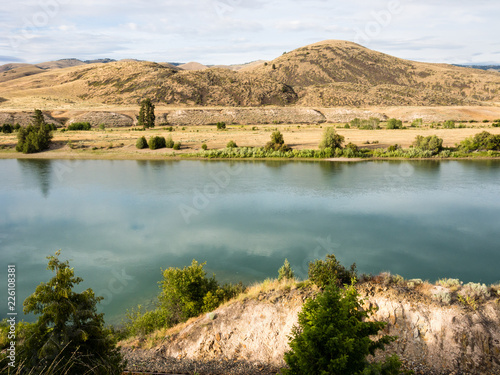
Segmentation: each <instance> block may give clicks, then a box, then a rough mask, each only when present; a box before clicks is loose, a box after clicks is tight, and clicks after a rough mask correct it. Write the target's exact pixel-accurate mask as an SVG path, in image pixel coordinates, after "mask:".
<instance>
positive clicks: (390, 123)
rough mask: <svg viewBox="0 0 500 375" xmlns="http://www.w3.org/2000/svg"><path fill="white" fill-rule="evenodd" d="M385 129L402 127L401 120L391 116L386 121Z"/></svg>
mask: <svg viewBox="0 0 500 375" xmlns="http://www.w3.org/2000/svg"><path fill="white" fill-rule="evenodd" d="M387 129H403V121H401V120H398V119H395V118H391V119H389V120H388V121H387Z"/></svg>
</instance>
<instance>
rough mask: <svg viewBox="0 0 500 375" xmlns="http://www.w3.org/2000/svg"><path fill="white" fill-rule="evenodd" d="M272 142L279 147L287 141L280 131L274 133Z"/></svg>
mask: <svg viewBox="0 0 500 375" xmlns="http://www.w3.org/2000/svg"><path fill="white" fill-rule="evenodd" d="M271 142H272V143H274V144H278V145H282V144H284V143H285V140H284V139H283V134H281V132H280V131H275V132H273V134H271Z"/></svg>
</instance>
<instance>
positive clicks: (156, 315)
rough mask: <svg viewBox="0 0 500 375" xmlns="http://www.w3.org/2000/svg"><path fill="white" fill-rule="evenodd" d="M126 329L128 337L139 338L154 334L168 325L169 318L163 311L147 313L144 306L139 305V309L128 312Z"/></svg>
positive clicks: (156, 310) (157, 310) (125, 323)
mask: <svg viewBox="0 0 500 375" xmlns="http://www.w3.org/2000/svg"><path fill="white" fill-rule="evenodd" d="M125 318H126V321H125V322H124V326H125V327H124V328H125V331H126V335H127V336H139V337H144V336H145V335H147V334H149V333H151V332H154V331H156V330H158V329H160V328H162V327H166V326H167V324H168V320H167V316H166V314H165V312H164V311H163V310H161V309H158V308H157V309H155V310H151V311H145V309H144V308H143V306H141V305H138V306H137V309H132V310H127V313H126V314H125Z"/></svg>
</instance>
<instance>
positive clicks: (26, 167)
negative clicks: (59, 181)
mask: <svg viewBox="0 0 500 375" xmlns="http://www.w3.org/2000/svg"><path fill="white" fill-rule="evenodd" d="M17 163H18V164H19V167H20V170H21V172H22V173H23V175H24V177H25V184H26V187H27V188H37V189H40V191H41V192H42V195H43V196H44V197H45V198H47V197H48V196H49V191H50V187H51V182H52V163H53V161H52V160H42V159H40V160H38V159H17Z"/></svg>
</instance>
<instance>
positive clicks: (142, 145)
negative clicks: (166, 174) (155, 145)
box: [135, 137, 149, 150]
mask: <svg viewBox="0 0 500 375" xmlns="http://www.w3.org/2000/svg"><path fill="white" fill-rule="evenodd" d="M135 147H137V148H138V149H139V150H142V149H144V148H148V147H149V146H148V141H146V137H141V138H139V139H138V140H137V142H135Z"/></svg>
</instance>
